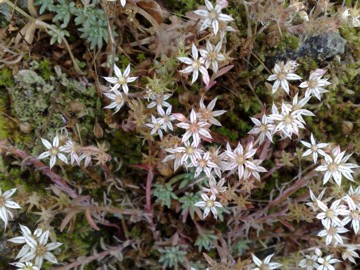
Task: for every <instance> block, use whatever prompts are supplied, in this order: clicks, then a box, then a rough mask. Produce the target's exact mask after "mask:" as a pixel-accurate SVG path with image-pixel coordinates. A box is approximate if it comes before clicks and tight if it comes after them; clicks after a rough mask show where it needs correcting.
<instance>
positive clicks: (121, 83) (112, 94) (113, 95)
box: [104, 64, 137, 114]
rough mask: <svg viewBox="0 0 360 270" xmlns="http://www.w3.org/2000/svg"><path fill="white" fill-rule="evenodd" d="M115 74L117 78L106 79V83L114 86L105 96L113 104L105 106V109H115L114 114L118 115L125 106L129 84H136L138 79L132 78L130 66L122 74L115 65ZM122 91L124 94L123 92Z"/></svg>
mask: <svg viewBox="0 0 360 270" xmlns="http://www.w3.org/2000/svg"><path fill="white" fill-rule="evenodd" d="M114 72H115V76H116V77H104V79H105V80H106V81H108V82H109V83H111V84H113V86H112V87H111V88H110V90H109V92H106V93H104V95H105V96H106V97H107V98H109V99H110V100H111V103H110V104H109V105H107V106H105V107H104V108H105V109H114V108H115V111H114V114H115V113H117V112H118V111H119V110H120V109H121V108H122V107H123V106H124V104H125V102H126V100H127V98H128V94H129V86H128V83H131V82H134V81H135V80H136V79H137V77H130V64H129V65H128V66H127V67H126V69H125V70H124V72H122V71H121V70H120V69H119V68H118V66H117V65H114ZM121 90H122V91H123V92H121Z"/></svg>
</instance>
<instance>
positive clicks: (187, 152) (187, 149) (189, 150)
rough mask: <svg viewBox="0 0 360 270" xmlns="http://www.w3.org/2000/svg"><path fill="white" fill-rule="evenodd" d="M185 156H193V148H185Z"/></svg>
mask: <svg viewBox="0 0 360 270" xmlns="http://www.w3.org/2000/svg"><path fill="white" fill-rule="evenodd" d="M185 151H186V154H189V155H192V154H194V152H195V151H194V148H192V147H191V146H188V147H186V150H185Z"/></svg>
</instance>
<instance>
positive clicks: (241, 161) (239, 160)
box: [236, 155, 245, 165]
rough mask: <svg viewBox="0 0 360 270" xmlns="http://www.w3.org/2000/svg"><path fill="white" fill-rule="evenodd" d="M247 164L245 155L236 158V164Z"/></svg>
mask: <svg viewBox="0 0 360 270" xmlns="http://www.w3.org/2000/svg"><path fill="white" fill-rule="evenodd" d="M244 162H245V157H244V156H243V155H240V156H236V163H237V164H239V165H243V164H244Z"/></svg>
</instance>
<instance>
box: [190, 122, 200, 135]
mask: <svg viewBox="0 0 360 270" xmlns="http://www.w3.org/2000/svg"><path fill="white" fill-rule="evenodd" d="M189 129H190V131H191V133H193V134H194V133H198V132H199V125H198V124H197V123H191V124H190V128H189Z"/></svg>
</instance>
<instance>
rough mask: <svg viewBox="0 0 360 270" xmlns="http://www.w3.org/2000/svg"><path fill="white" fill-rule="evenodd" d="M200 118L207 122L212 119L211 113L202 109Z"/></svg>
mask: <svg viewBox="0 0 360 270" xmlns="http://www.w3.org/2000/svg"><path fill="white" fill-rule="evenodd" d="M201 116H202V118H204V119H207V120H208V119H210V118H211V117H212V113H211V111H210V110H208V109H203V110H202V111H201Z"/></svg>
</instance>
